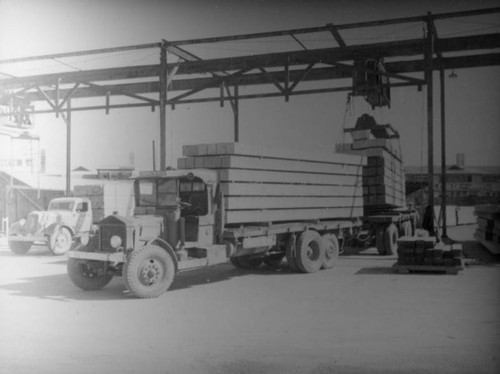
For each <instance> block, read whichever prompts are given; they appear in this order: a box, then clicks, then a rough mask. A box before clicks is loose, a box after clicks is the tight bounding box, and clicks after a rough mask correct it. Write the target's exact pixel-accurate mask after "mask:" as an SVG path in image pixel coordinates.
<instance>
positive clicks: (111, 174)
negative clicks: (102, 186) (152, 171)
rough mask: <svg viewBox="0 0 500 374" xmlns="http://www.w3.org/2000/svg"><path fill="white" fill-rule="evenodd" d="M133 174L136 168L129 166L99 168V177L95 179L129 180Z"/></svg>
mask: <svg viewBox="0 0 500 374" xmlns="http://www.w3.org/2000/svg"><path fill="white" fill-rule="evenodd" d="M133 172H134V168H133V167H129V166H118V167H108V168H98V169H97V176H95V177H96V178H98V179H108V180H115V179H127V178H130V177H131V176H132V173H133Z"/></svg>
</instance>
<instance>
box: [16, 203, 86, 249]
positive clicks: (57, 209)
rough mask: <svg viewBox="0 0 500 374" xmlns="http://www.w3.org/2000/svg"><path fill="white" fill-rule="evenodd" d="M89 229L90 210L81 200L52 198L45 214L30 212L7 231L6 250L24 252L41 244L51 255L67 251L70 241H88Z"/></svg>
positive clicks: (43, 212) (42, 212)
mask: <svg viewBox="0 0 500 374" xmlns="http://www.w3.org/2000/svg"><path fill="white" fill-rule="evenodd" d="M91 229H92V207H91V203H90V200H89V199H87V198H83V197H65V198H57V199H53V200H51V201H50V203H49V208H48V210H46V211H33V212H31V213H29V214H28V217H27V218H26V219H21V220H20V221H18V222H14V223H13V224H12V225H11V226H10V228H9V237H8V241H9V248H10V249H11V251H12V252H14V253H16V254H25V253H27V252H28V251H29V250H30V248H31V246H32V244H33V243H34V242H44V243H45V244H46V245H47V247H48V248H49V250H50V251H51V252H52V253H53V254H54V255H63V254H65V253H66V252H68V251H69V249H70V248H71V245H72V243H73V239H74V238H76V237H78V238H79V239H80V241H81V242H82V243H85V242H88V239H89V235H90V231H91Z"/></svg>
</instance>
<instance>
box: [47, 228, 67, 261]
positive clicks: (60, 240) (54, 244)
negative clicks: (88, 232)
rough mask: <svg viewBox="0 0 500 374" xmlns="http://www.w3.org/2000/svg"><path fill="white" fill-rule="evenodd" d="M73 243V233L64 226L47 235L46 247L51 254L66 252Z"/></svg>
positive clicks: (57, 254) (58, 254)
mask: <svg viewBox="0 0 500 374" xmlns="http://www.w3.org/2000/svg"><path fill="white" fill-rule="evenodd" d="M72 243H73V235H71V232H70V231H69V230H68V229H67V228H66V227H60V228H59V230H57V231H56V232H55V233H54V234H52V235H50V236H49V240H48V243H47V247H49V250H50V251H51V252H52V254H53V255H56V256H60V255H64V254H66V253H67V252H68V251H69V250H70V248H71V244H72Z"/></svg>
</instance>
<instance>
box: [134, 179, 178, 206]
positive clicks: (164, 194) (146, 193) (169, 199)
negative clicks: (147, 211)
mask: <svg viewBox="0 0 500 374" xmlns="http://www.w3.org/2000/svg"><path fill="white" fill-rule="evenodd" d="M137 203H138V205H139V206H158V205H159V206H177V180H176V179H158V180H155V179H143V180H140V181H139V182H138V199H137Z"/></svg>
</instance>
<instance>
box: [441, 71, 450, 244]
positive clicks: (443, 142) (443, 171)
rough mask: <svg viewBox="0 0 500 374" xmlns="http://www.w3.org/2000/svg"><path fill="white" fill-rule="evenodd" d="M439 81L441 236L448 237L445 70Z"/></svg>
mask: <svg viewBox="0 0 500 374" xmlns="http://www.w3.org/2000/svg"><path fill="white" fill-rule="evenodd" d="M439 81H440V86H441V215H442V217H443V231H442V234H441V236H442V237H443V238H447V237H448V233H447V229H446V224H447V223H446V222H447V219H446V193H447V191H446V121H445V120H446V111H445V86H444V68H443V67H442V66H441V69H440V70H439Z"/></svg>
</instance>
